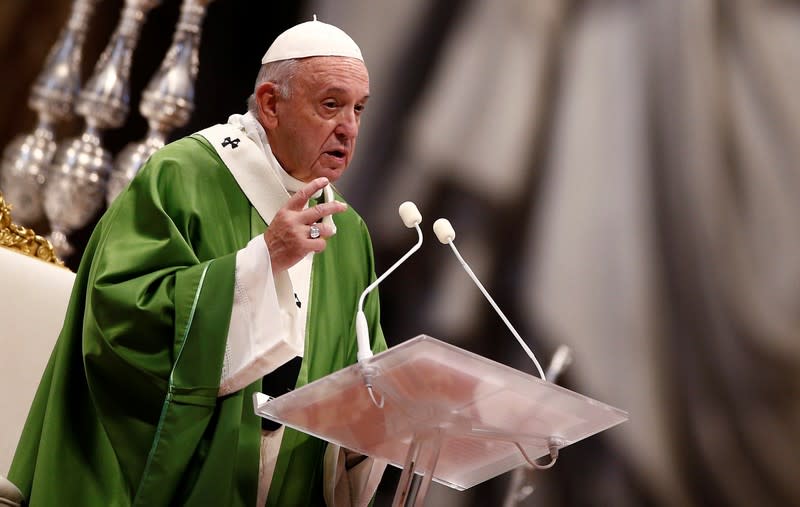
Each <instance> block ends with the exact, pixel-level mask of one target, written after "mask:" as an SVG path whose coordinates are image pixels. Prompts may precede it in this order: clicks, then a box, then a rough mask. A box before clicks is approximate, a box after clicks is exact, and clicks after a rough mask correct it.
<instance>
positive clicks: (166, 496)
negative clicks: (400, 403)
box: [9, 136, 386, 507]
mask: <svg viewBox="0 0 800 507" xmlns="http://www.w3.org/2000/svg"><path fill="white" fill-rule="evenodd" d="M265 170H267V171H268V170H270V169H269V168H265ZM337 198H340V197H339V196H337ZM335 221H336V224H337V229H338V232H337V234H336V235H335V236H333V237H332V238H330V239H329V240H328V245H327V248H326V249H325V251H324V252H323V253H321V254H317V255H315V256H314V260H313V267H312V274H311V293H310V301H311V303H310V305H309V308H308V325H307V330H306V339H305V340H306V341H305V353H304V358H303V362H302V367H301V370H300V375H299V378H298V381H297V386H298V387H299V386H301V385H304V384H306V383H308V382H312V381H314V380H316V379H319V378H321V377H324V376H325V375H327V374H329V373H331V372H333V371H336V370H338V369H340V368H342V367H344V366H347V365H348V364H351V363H354V362H355V361H356V349H357V347H356V339H355V325H354V320H355V319H354V313H355V309H356V303H357V301H358V298H359V296H360V294H361V291H362V290H363V289H364V288H365V287H367V285H369V284H370V283H371V282H372V280H374V278H375V275H374V264H373V256H372V246H371V244H370V241H369V236H368V233H367V230H366V227H365V225H364V223H363V221H362V220H361V218H360V217H359V216H358V215H357V214H356V213H355V212H354V211H353V210H352V209H350V208H348V210H347V211H345V212H343V213H339V214H337V215H336V217H335ZM265 227H266V225H265V222H264V220H263V219H262V218H261V217H260V216H259V214H258V212H256V210H255V209H254V207H253V206H252V205H251V203H250V202H249V201H248V199H247V198H246V197H245V195H244V194H243V193H242V190H241V189H240V188H239V186H238V185H237V183H236V180H235V179H234V178H233V176H232V175H231V173H230V171H229V170H228V169H227V168H226V167H225V165H224V164H223V163H222V161H221V160H220V158H219V156H218V155H217V153H216V152H215V151H214V149H213V148H212V147H211V146H210V145H209V144H208V143H207V142H206V141H205V139H203V138H201V137H199V136H192V137H188V138H185V139H182V140H180V141H177V142H175V143H172V144H170V145H168V146H166V147H165V148H164V149H162V150H160V151H159V152H157V153H156V154H154V155H153V156H152V157H151V159H150V160H149V161H148V163H147V164H146V165H145V166H144V167H143V168H142V170H141V171H140V173H139V175H138V176H137V177H136V178H135V179H134V180H133V182H132V183H131V184H130V186H129V188H128V189H127V190H126V191H125V192H124V193H123V194H121V195H120V197H119V198H117V199H116V201H115V202H114V204H113V205H112V206H111V207H110V208H109V210H108V211H107V212H106V214H105V215H104V216H103V218H102V219H101V220H100V222H99V223H98V225H97V227H96V229H95V231H94V233H93V235H92V238H91V240H90V241H89V244H88V246H87V248H86V250H85V252H84V255H83V258H82V261H81V265H80V268H79V269H78V273H77V277H76V280H75V285H74V287H73V290H72V297H71V300H70V304H69V308H68V311H67V315H66V319H65V322H64V328H63V330H62V332H61V335H60V336H59V339H58V342H57V344H56V346H55V349H54V350H53V353H52V355H51V357H50V360H49V362H48V365H47V368H46V370H45V372H44V375H43V377H42V381H41V384H40V385H39V388H38V391H37V393H36V397H35V399H34V402H33V406H32V408H31V411H30V414H29V415H28V420H27V422H26V424H25V428H24V430H23V433H22V437H21V439H20V443H19V445H18V447H17V450H16V454H15V456H14V461H13V463H12V465H11V470H10V472H9V479H10V480H11V481H12V482H14V483H15V484H16V485H17V486H18V487H19V488H20V490H21V491H22V492H23V494H24V495H25V496H26V498H28V499H29V502H30V504H31V505H32V506H34V507H36V506H39V505H90V506H95V505H97V506H100V505H102V506H110V505H126V506H127V505H141V506H158V505H191V506H206V505H209V506H223V505H236V506H238V505H242V506H246V507H253V506H254V505H255V503H256V492H257V487H258V471H259V452H260V436H261V421H260V419H259V418H258V417H257V416H256V415H255V414H254V413H253V403H252V394H253V393H254V392H256V391H257V390H259V389H260V387H261V381H258V382H255V383H254V384H252V385H250V386H248V387H247V388H245V389H243V390H241V391H238V392H235V393H233V394H230V395H227V396H224V397H217V391H218V387H219V381H220V372H221V369H222V363H223V355H224V351H225V344H226V338H227V332H228V324H229V321H230V316H231V308H232V304H233V303H232V302H233V291H234V276H235V275H234V273H235V264H236V252H237V251H238V250H239V249H241V248H243V247H244V246H245V245H246V244H247V242H248V241H249V240H250V239H251V238H254V237H256V236H257V235H259V234H262V233H263V232H264V229H265ZM365 306H366V308H365V312H366V314H367V319H368V321H369V323H370V326H371V329H370V336H372V340H373V342H372V346H373V350H374V351H375V352H378V351H380V350H383V349H385V347H386V344H385V341H384V338H383V334H382V331H381V329H380V325H379V304H378V299H377V296H376V295H370V296H369V297H368V298H367V303H366V305H365ZM325 445H326V444H325V442H323V441H321V440H318V439H316V438H313V437H310V436H308V435H305V434H303V433H300V432H297V431H294V430H291V429H289V428H287V429H286V432H285V435H284V437H283V441H282V443H281V450H280V453H279V457H278V462H277V464H276V467H275V472H274V475H273V480H272V483H271V487H270V491H269V499H268V501H267V504H268V505H275V506H295V505H297V506H302V505H322V504H323V503H324V501H323V496H322V458H323V454H324V450H325Z"/></svg>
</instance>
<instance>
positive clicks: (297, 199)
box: [286, 177, 328, 211]
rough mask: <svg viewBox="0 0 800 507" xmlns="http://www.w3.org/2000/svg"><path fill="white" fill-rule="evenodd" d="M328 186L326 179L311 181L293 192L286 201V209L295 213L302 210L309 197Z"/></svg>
mask: <svg viewBox="0 0 800 507" xmlns="http://www.w3.org/2000/svg"><path fill="white" fill-rule="evenodd" d="M327 184H328V178H325V177H321V178H316V179H314V180H311V181H310V182H309V183H308V184H307V185H306V186H304V187H303V188H301V189H300V190H298V191H297V192H295V194H294V195H293V196H291V197H289V200H288V201H286V207H287V208H289V209H292V210H295V211H300V210H302V209H303V208H304V207H305V205H306V203H307V202H308V200H309V199H311V197H312V196H313V195H314V194H316V193H317V192H318V191H319V190H320V189H322V188H324V187H325V185H327Z"/></svg>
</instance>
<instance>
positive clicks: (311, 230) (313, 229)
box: [308, 225, 320, 239]
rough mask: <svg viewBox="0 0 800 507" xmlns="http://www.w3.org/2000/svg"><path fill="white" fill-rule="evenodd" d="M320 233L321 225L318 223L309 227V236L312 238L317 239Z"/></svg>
mask: <svg viewBox="0 0 800 507" xmlns="http://www.w3.org/2000/svg"><path fill="white" fill-rule="evenodd" d="M319 235H320V232H319V227H317V225H312V226H311V228H309V229H308V237H309V238H311V239H317V238H318V237H319Z"/></svg>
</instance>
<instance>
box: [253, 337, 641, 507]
mask: <svg viewBox="0 0 800 507" xmlns="http://www.w3.org/2000/svg"><path fill="white" fill-rule="evenodd" d="M254 405H255V411H256V414H258V415H259V416H261V417H266V418H268V419H271V420H274V421H278V422H280V423H282V424H285V425H286V426H288V427H291V428H294V429H297V430H299V431H303V432H305V433H308V434H311V435H314V436H316V437H319V438H321V439H323V440H327V441H329V442H333V443H335V444H338V445H341V446H343V447H346V448H348V449H352V450H354V451H357V452H360V453H362V454H365V455H367V456H371V457H374V458H376V459H378V460H383V461H386V462H388V463H390V464H392V465H394V466H396V467H399V468H402V469H403V473H402V475H401V477H400V481H399V484H398V487H397V492H396V494H395V497H394V502H393V505H395V506H401V505H410V504H413V505H418V506H421V505H423V504H424V501H425V495H426V494H427V492H428V489H429V486H430V483H431V480H434V481H436V482H439V483H441V484H444V485H446V486H449V487H451V488H454V489H457V490H464V489H467V488H469V487H472V486H474V485H476V484H479V483H481V482H483V481H486V480H488V479H491V478H493V477H496V476H498V475H500V474H502V473H505V472H507V471H509V470H512V469H513V468H516V467H518V466H520V465H523V464H525V463H529V462H532V460H535V459H537V458H540V457H543V456H550V460H551V462H552V461H553V460H555V458H556V457H557V454H558V450H559V449H560V448H563V447H565V446H568V445H570V444H572V443H575V442H577V441H579V440H581V439H584V438H586V437H588V436H591V435H594V434H596V433H599V432H601V431H604V430H606V429H608V428H611V427H612V426H615V425H617V424H619V423H621V422H623V421H625V420H627V418H628V416H627V414H626V413H625V412H624V411H622V410H619V409H617V408H614V407H611V406H609V405H606V404H604V403H601V402H599V401H596V400H593V399H591V398H587V397H586V396H583V395H581V394H578V393H575V392H573V391H570V390H568V389H565V388H563V387H560V386H557V385H555V384H552V383H550V382H546V381H544V380H541V379H540V378H538V377H533V376H531V375H528V374H525V373H523V372H520V371H518V370H515V369H513V368H510V367H508V366H505V365H503V364H500V363H497V362H494V361H491V360H489V359H486V358H484V357H481V356H479V355H476V354H473V353H471V352H468V351H465V350H463V349H460V348H458V347H455V346H453V345H449V344H447V343H444V342H442V341H439V340H436V339H434V338H431V337H429V336H426V335H420V336H418V337H416V338H414V339H412V340H409V341H406V342H404V343H402V344H400V345H397V346H395V347H392V348H390V349H389V350H386V351H384V352H382V353H380V354H377V355H375V356H374V357H371V358H369V359H366V360H364V361H363V362H361V363H357V364H354V365H352V366H349V367H347V368H344V369H342V370H339V371H337V372H335V373H332V374H331V375H328V376H326V377H324V378H322V379H319V380H317V381H315V382H312V383H310V384H308V385H305V386H303V387H301V388H299V389H296V390H294V391H292V392H290V393H287V394H284V395H282V396H280V397H277V398H270V397H268V396H266V395H264V394H261V393H258V394H256V395H255V396H254ZM415 474H417V475H418V476H421V477H420V478H419V479H418V480H416V481H415V480H413V479H414V475H415Z"/></svg>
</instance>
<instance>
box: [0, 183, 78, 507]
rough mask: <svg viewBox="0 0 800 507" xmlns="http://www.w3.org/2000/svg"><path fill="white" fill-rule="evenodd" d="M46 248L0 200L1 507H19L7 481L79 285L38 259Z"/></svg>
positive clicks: (70, 275) (63, 270)
mask: <svg viewBox="0 0 800 507" xmlns="http://www.w3.org/2000/svg"><path fill="white" fill-rule="evenodd" d="M45 243H46V242H44V240H42V238H40V237H36V236H35V235H34V234H33V233H32V232H30V231H29V230H26V229H23V228H22V227H18V226H14V225H13V224H11V222H10V216H9V211H8V207H6V206H5V203H4V201H3V199H2V195H0V505H15V504H14V503H13V501H12V500H11V499H10V498H9V497H8V496H6V497H5V498H4V494H5V495H10V494H11V493H9V492H11V491H13V490H11V489H8V488H9V487H10V486H11V485H10V484H9V483H8V482H7V481H5V479H4V478H3V476H4V475H5V474H6V473H7V472H8V468H9V466H10V465H11V459H12V457H13V456H14V450H15V448H16V446H17V441H18V440H19V437H20V433H21V432H22V426H23V424H24V423H25V418H26V417H27V415H28V410H29V409H30V406H31V402H32V401H33V395H34V393H35V392H36V388H37V386H38V385H39V380H40V379H41V376H42V372H43V371H44V367H45V365H46V364H47V360H48V359H49V357H50V353H51V352H52V350H53V345H54V344H55V341H56V338H57V337H58V333H59V332H60V331H61V325H62V323H63V321H64V314H65V312H66V308H67V303H68V301H69V295H70V291H71V290H72V283H73V281H74V279H75V274H74V273H72V272H71V271H70V270H69V269H67V268H65V267H63V266H59V265H57V264H56V263H54V262H47V261H44V260H42V259H41V258H36V256H38V257H45V258H47V257H50V258H51V259H52V258H53V257H54V256H53V255H51V254H52V250H51V251H50V254H48V253H47V251H46V247H47V246H49V245H46V244H45ZM43 249H44V250H43ZM26 254H27V255H26ZM6 490H8V491H6Z"/></svg>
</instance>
